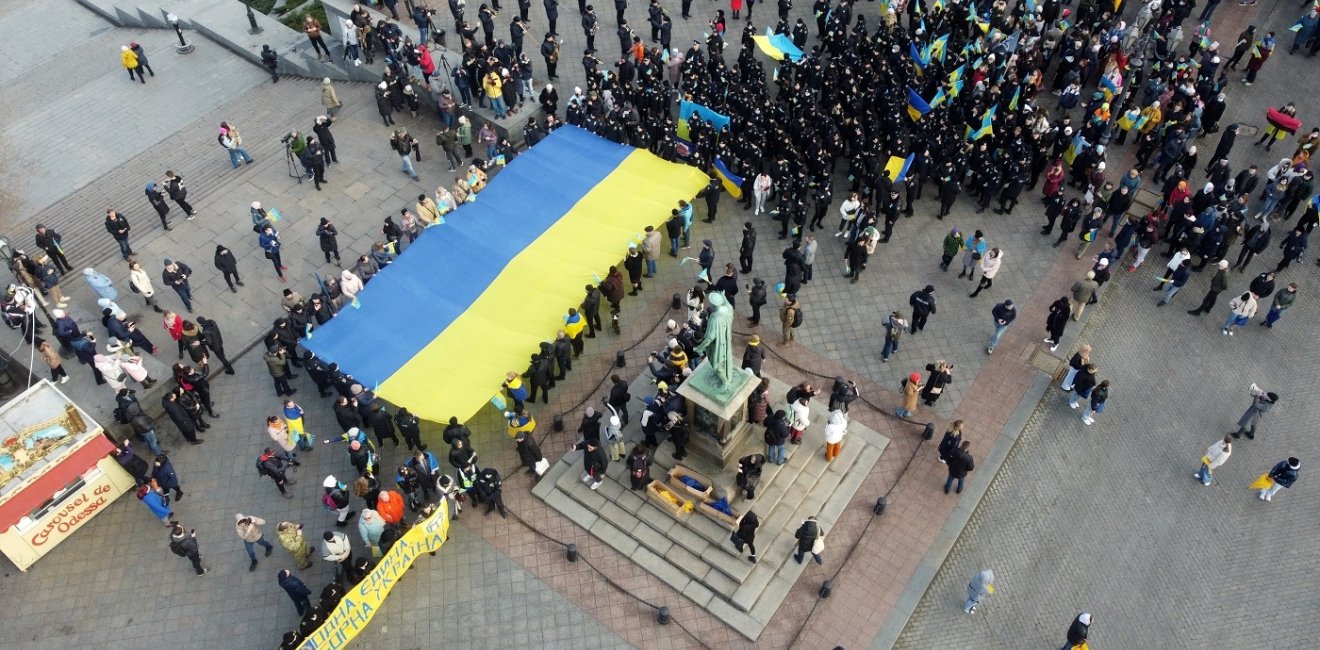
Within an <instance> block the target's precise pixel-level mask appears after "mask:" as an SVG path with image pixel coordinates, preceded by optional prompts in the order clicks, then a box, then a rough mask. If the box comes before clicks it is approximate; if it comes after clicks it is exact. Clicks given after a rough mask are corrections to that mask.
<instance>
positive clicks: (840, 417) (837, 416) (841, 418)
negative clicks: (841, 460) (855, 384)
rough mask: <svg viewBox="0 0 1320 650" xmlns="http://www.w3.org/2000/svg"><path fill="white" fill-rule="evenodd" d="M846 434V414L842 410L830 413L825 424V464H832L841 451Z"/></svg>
mask: <svg viewBox="0 0 1320 650" xmlns="http://www.w3.org/2000/svg"><path fill="white" fill-rule="evenodd" d="M847 433H848V414H847V413H845V412H843V411H842V410H834V411H830V419H829V421H828V422H826V423H825V462H827V463H829V462H833V461H834V459H835V458H838V456H839V452H840V451H841V450H842V449H843V437H844V436H845V435H847Z"/></svg>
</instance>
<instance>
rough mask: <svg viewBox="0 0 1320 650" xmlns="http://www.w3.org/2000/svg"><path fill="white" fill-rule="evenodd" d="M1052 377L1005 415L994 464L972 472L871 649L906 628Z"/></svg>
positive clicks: (1041, 378) (1042, 377)
mask: <svg viewBox="0 0 1320 650" xmlns="http://www.w3.org/2000/svg"><path fill="white" fill-rule="evenodd" d="M1052 383H1053V379H1052V378H1051V377H1050V376H1049V375H1047V374H1045V373H1043V372H1042V373H1039V374H1037V375H1036V378H1035V379H1033V380H1032V382H1031V386H1030V387H1029V388H1028V389H1027V392H1026V393H1025V394H1024V395H1023V396H1022V399H1021V400H1019V401H1018V404H1017V407H1016V408H1014V409H1013V415H1012V416H1011V417H1009V418H1008V422H1007V423H1005V424H1004V428H1003V429H1002V430H1001V431H1000V435H999V438H998V439H996V440H995V444H994V445H993V446H992V447H991V448H990V452H989V453H988V454H986V456H985V458H984V459H983V461H982V462H983V463H984V465H982V467H993V468H994V471H992V472H984V471H982V472H973V473H972V475H971V480H969V481H968V488H969V489H968V492H969V493H970V494H969V495H968V496H967V497H964V498H962V499H959V500H958V505H957V506H955V507H954V509H953V512H952V513H950V514H949V518H948V520H946V521H945V522H944V527H943V528H941V529H940V532H939V535H938V536H936V538H935V540H934V541H933V542H932V543H931V546H930V548H929V549H928V550H927V551H926V555H925V556H924V557H922V558H921V564H920V565H918V566H917V570H916V571H915V572H914V573H913V574H912V579H911V580H909V581H908V583H907V586H906V587H904V588H903V592H902V593H900V594H899V596H898V602H896V603H895V604H894V610H893V612H892V613H891V614H890V615H889V616H888V617H887V618H886V619H885V622H884V623H883V624H882V625H881V626H880V631H879V632H877V633H876V635H875V638H874V639H873V640H872V641H871V650H890V649H891V648H893V647H894V644H895V643H897V642H898V637H899V635H900V634H902V633H903V629H904V628H905V627H907V623H908V619H910V618H912V614H913V612H915V611H916V609H917V605H918V603H920V602H921V598H922V597H923V596H925V595H926V590H927V589H929V588H930V585H931V583H932V582H934V580H935V574H936V573H937V572H938V571H939V570H940V567H941V566H943V565H944V560H945V558H947V557H948V555H949V552H950V551H952V550H953V545H954V543H955V542H957V541H958V537H960V536H961V535H962V532H963V529H964V528H966V527H967V522H968V521H970V520H971V518H972V513H973V512H975V511H976V508H977V506H979V505H980V503H981V500H982V499H984V498H985V494H986V492H987V491H989V489H990V483H991V482H992V481H994V479H995V476H996V475H997V474H998V473H999V470H1000V469H1001V468H1002V467H1003V466H1004V461H1005V460H1007V459H1008V453H1009V452H1010V451H1012V449H1013V446H1014V445H1016V444H1017V441H1018V438H1019V437H1020V436H1021V435H1022V431H1023V429H1025V428H1026V425H1027V420H1028V419H1029V418H1030V417H1031V414H1032V413H1034V412H1035V411H1036V407H1037V406H1038V405H1039V404H1040V402H1041V400H1042V399H1043V398H1044V397H1045V393H1046V392H1047V391H1048V390H1049V388H1050V385H1051V384H1052Z"/></svg>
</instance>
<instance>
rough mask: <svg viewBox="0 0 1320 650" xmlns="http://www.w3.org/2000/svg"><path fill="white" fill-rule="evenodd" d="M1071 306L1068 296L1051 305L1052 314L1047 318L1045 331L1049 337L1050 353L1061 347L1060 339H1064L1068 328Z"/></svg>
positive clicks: (1047, 339)
mask: <svg viewBox="0 0 1320 650" xmlns="http://www.w3.org/2000/svg"><path fill="white" fill-rule="evenodd" d="M1070 309H1071V306H1070V304H1069V302H1068V297H1067V296H1061V297H1060V298H1059V299H1058V300H1055V301H1054V302H1052V303H1050V313H1049V315H1048V316H1046V317H1045V329H1046V330H1047V331H1048V332H1049V335H1048V336H1047V337H1046V338H1045V342H1046V343H1049V344H1050V351H1051V352H1053V351H1054V348H1057V347H1059V339H1061V338H1063V330H1064V329H1065V328H1067V327H1068V319H1069V310H1070Z"/></svg>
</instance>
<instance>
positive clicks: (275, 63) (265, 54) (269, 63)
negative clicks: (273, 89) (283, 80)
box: [261, 45, 280, 83]
mask: <svg viewBox="0 0 1320 650" xmlns="http://www.w3.org/2000/svg"><path fill="white" fill-rule="evenodd" d="M261 63H262V64H263V65H265V66H266V69H267V70H269V71H270V81H271V83H279V82H280V76H279V75H278V74H275V70H276V69H277V68H279V66H280V58H279V55H278V54H276V53H275V50H272V49H270V46H269V45H262V46H261Z"/></svg>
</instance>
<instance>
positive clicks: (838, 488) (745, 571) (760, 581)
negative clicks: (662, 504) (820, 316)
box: [532, 375, 889, 641]
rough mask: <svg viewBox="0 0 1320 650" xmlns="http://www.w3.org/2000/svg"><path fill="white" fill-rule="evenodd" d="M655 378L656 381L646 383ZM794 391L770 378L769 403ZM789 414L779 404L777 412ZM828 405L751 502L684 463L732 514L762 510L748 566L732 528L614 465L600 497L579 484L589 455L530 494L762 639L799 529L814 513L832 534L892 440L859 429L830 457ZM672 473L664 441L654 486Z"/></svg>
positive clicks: (816, 407)
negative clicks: (653, 496) (652, 495)
mask: <svg viewBox="0 0 1320 650" xmlns="http://www.w3.org/2000/svg"><path fill="white" fill-rule="evenodd" d="M647 377H649V375H648V376H647ZM787 391H788V385H787V384H784V383H783V382H780V381H776V380H775V379H773V378H771V381H770V395H771V399H772V400H773V401H772V404H774V402H782V401H783V395H784V394H785V393H786V392H787ZM631 392H632V394H633V395H634V397H638V399H637V400H636V401H635V402H634V404H633V406H632V408H633V410H634V412H636V411H639V410H640V408H641V401H640V396H641V395H648V394H651V393H652V392H654V387H653V386H652V385H651V383H650V381H649V379H648V378H646V377H643V378H639V379H637V380H635V381H634V382H633V384H632V386H631ZM774 406H775V407H776V408H783V405H782V404H774ZM825 409H826V403H825V402H824V401H817V402H814V403H813V408H812V420H813V422H812V424H811V426H810V427H808V428H807V431H806V434H805V436H804V438H803V443H802V444H801V445H789V446H788V461H787V462H786V463H785V464H783V465H767V466H766V468H765V470H764V473H763V474H762V476H761V484H760V487H759V489H758V494H757V496H756V498H755V499H754V500H752V501H748V500H746V499H743V498H742V494H741V493H740V492H739V491H738V489H737V488H736V486H735V485H734V473H735V472H734V471H724V470H722V469H721V468H719V467H715V466H714V465H713V464H710V463H708V462H704V461H702V460H701V459H699V458H698V457H697V456H695V455H692V454H689V455H688V456H687V458H685V459H684V461H683V463H682V464H683V465H684V466H686V467H690V468H691V469H693V470H696V471H698V472H700V473H702V474H704V475H706V476H708V477H710V478H711V479H712V480H713V481H714V482H715V484H716V485H717V486H719V487H723V488H724V489H725V490H726V491H727V492H728V493H729V495H730V502H731V503H730V505H732V506H733V508H734V510H735V511H738V512H745V511H747V510H748V509H752V510H755V511H756V513H757V515H758V516H759V517H760V518H761V526H760V529H759V531H758V534H757V540H756V546H757V551H758V557H759V562H758V563H757V564H751V563H750V562H748V561H747V560H746V558H745V556H744V555H742V554H740V553H738V552H737V551H736V550H735V549H734V548H733V544H732V543H730V541H729V536H730V533H731V532H732V531H731V530H730V529H729V528H727V527H725V526H723V525H721V524H719V523H716V522H715V521H714V520H712V519H710V518H708V517H705V516H703V515H701V514H698V513H691V514H687V515H681V516H678V517H675V516H673V515H671V514H669V513H668V512H666V511H664V510H662V509H661V508H659V507H657V506H656V505H654V504H653V503H651V502H650V501H648V500H647V499H646V496H645V493H643V492H641V491H638V492H634V491H632V490H631V489H629V482H628V476H627V467H626V466H625V465H624V463H623V462H611V463H610V465H609V468H608V469H607V470H606V475H607V477H608V478H607V480H606V481H605V482H604V483H603V484H602V485H601V486H600V488H599V489H598V490H595V491H593V490H591V489H590V488H589V487H588V486H587V485H586V484H584V483H582V481H581V480H580V477H581V475H582V452H580V451H574V452H570V453H568V454H567V455H565V456H564V457H563V458H561V459H560V460H559V462H558V463H556V464H555V465H554V466H552V467H551V468H550V470H549V471H548V472H547V473H546V476H545V477H543V478H542V479H541V480H540V482H539V483H537V485H536V487H535V488H533V490H532V494H533V495H535V496H537V497H539V498H540V499H542V500H543V501H545V502H546V504H547V505H549V506H550V507H551V508H554V509H555V510H557V511H559V512H560V513H562V514H563V515H565V516H566V517H568V518H569V519H571V520H573V521H574V522H575V523H576V524H578V525H579V526H582V527H583V528H584V529H586V530H588V531H590V532H591V534H593V535H595V536H596V537H597V538H599V539H600V540H601V541H603V542H605V543H606V544H608V545H610V546H611V547H612V548H614V549H615V550H617V551H618V552H619V553H621V554H623V555H626V556H628V557H630V558H632V560H633V561H634V562H636V563H637V564H638V565H640V566H641V567H642V568H644V569H646V571H648V572H650V573H651V574H653V575H655V576H656V577H658V578H660V579H661V580H663V581H664V582H665V583H667V584H669V585H670V586H671V587H673V588H674V589H675V590H677V591H679V592H681V593H682V594H683V595H684V596H685V597H687V598H688V599H689V600H691V601H693V602H694V603H696V604H697V605H698V606H700V607H703V608H705V609H706V610H707V611H709V612H710V613H711V614H713V615H714V616H716V617H717V618H719V619H720V620H722V621H724V622H725V623H727V624H728V625H729V626H730V627H732V628H733V629H735V630H737V631H738V633H739V634H741V635H743V636H744V637H746V638H747V639H749V640H753V641H755V640H756V639H757V637H758V636H760V634H761V631H762V630H764V629H765V627H766V625H767V624H768V623H769V621H770V619H771V617H772V616H773V615H774V613H775V611H776V610H778V609H779V606H780V604H781V603H782V602H783V600H784V598H785V596H787V595H788V592H789V590H790V589H791V588H792V587H793V584H794V583H795V582H796V581H797V578H798V576H799V575H800V574H801V573H802V571H803V569H804V567H805V565H803V564H798V563H796V562H794V561H793V559H792V554H793V551H794V550H795V548H796V546H795V544H796V542H795V541H794V538H793V534H794V532H795V531H796V530H797V527H798V524H799V523H800V522H801V521H802V520H803V519H805V518H807V517H808V516H810V515H816V516H817V518H818V519H819V521H820V522H821V525H822V527H823V528H824V530H825V532H826V534H827V536H828V534H829V531H830V530H831V529H832V528H833V526H834V523H835V521H836V520H837V519H838V517H839V515H840V514H841V513H842V512H843V509H844V508H845V507H846V506H847V504H848V502H849V501H850V500H851V499H852V497H853V495H854V494H855V493H856V492H857V489H858V487H860V486H861V484H862V482H863V481H864V480H865V479H866V477H867V475H868V474H869V473H870V471H871V468H872V467H874V466H875V464H876V462H877V461H878V460H879V459H880V455H881V454H882V453H883V452H884V450H885V448H886V447H887V446H888V444H889V439H888V438H886V437H884V436H882V435H880V434H878V433H876V432H875V431H872V430H871V429H868V428H866V427H864V426H862V425H861V424H859V423H856V422H853V423H852V424H851V425H850V426H849V428H848V436H847V438H845V442H844V447H843V451H842V453H841V454H840V455H839V457H838V458H836V459H835V460H834V462H832V463H826V462H825V459H824V449H825V443H824V428H825V420H826V410H825ZM639 420H640V418H639V417H633V418H632V422H630V423H629V426H628V427H626V428H625V430H624V435H625V437H626V438H627V439H628V445H629V448H631V446H632V445H633V444H635V443H637V442H640V441H641V439H642V433H641V427H640V424H639ZM763 431H764V429H762V428H761V427H759V426H756V427H755V431H754V432H753V435H750V436H748V437H747V439H746V440H745V441H744V442H743V444H742V447H743V448H742V449H740V450H738V451H737V452H735V454H736V455H739V456H741V455H746V454H749V453H754V452H756V451H764V444H763V443H762V442H761V440H762V438H761V436H762V433H763ZM674 465H675V461H674V458H673V445H670V444H667V443H662V444H661V446H660V449H659V450H657V451H656V452H655V454H654V463H653V466H652V469H651V475H652V477H653V478H655V479H657V480H660V481H662V482H664V481H665V480H666V478H667V474H668V472H669V470H670V469H671V468H673V467H674Z"/></svg>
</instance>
